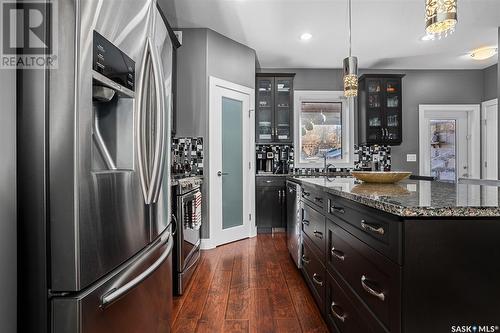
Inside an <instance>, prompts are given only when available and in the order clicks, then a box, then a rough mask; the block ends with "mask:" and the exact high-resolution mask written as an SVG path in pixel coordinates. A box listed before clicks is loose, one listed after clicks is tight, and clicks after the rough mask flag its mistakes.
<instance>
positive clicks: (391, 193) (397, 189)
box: [351, 183, 410, 197]
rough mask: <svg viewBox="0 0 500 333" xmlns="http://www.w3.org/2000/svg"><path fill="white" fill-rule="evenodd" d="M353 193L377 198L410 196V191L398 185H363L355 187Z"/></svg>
mask: <svg viewBox="0 0 500 333" xmlns="http://www.w3.org/2000/svg"><path fill="white" fill-rule="evenodd" d="M351 193H354V194H360V195H367V196H377V197H380V196H384V197H401V196H405V195H409V194H410V191H408V190H407V189H406V188H404V187H403V186H401V185H396V184H375V183H362V184H358V185H356V186H354V187H353V188H352V189H351Z"/></svg>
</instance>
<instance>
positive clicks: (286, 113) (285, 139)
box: [255, 73, 295, 143]
mask: <svg viewBox="0 0 500 333" xmlns="http://www.w3.org/2000/svg"><path fill="white" fill-rule="evenodd" d="M294 76H295V74H267V73H266V74H263V73H259V74H257V82H256V86H257V93H256V99H257V101H256V110H257V112H256V116H255V122H256V124H255V131H256V134H255V140H256V142H257V143H292V140H293V77H294Z"/></svg>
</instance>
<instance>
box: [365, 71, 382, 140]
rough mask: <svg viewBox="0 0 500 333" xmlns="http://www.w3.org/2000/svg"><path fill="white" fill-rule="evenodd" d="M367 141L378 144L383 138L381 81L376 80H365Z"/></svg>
mask: <svg viewBox="0 0 500 333" xmlns="http://www.w3.org/2000/svg"><path fill="white" fill-rule="evenodd" d="M366 85H367V86H366V89H367V112H366V118H367V124H366V125H367V131H366V134H367V137H366V139H367V141H368V143H371V142H379V141H380V140H382V138H383V134H384V133H383V129H382V126H383V123H384V117H383V113H382V105H381V104H382V96H383V91H382V81H381V80H378V79H367V80H366Z"/></svg>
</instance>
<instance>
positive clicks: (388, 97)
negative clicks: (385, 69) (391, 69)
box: [385, 80, 401, 109]
mask: <svg viewBox="0 0 500 333" xmlns="http://www.w3.org/2000/svg"><path fill="white" fill-rule="evenodd" d="M400 100H401V90H400V81H399V80H386V84H385V107H387V108H388V109H394V108H399V101H400Z"/></svg>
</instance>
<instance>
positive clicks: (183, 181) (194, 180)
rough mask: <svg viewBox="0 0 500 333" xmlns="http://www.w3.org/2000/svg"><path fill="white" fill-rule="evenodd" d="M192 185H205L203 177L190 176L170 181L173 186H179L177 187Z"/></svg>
mask: <svg viewBox="0 0 500 333" xmlns="http://www.w3.org/2000/svg"><path fill="white" fill-rule="evenodd" d="M188 184H189V185H191V186H197V185H201V184H203V176H188V177H186V178H172V180H171V181H170V185H171V186H177V185H181V186H182V185H184V186H185V185H188Z"/></svg>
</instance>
